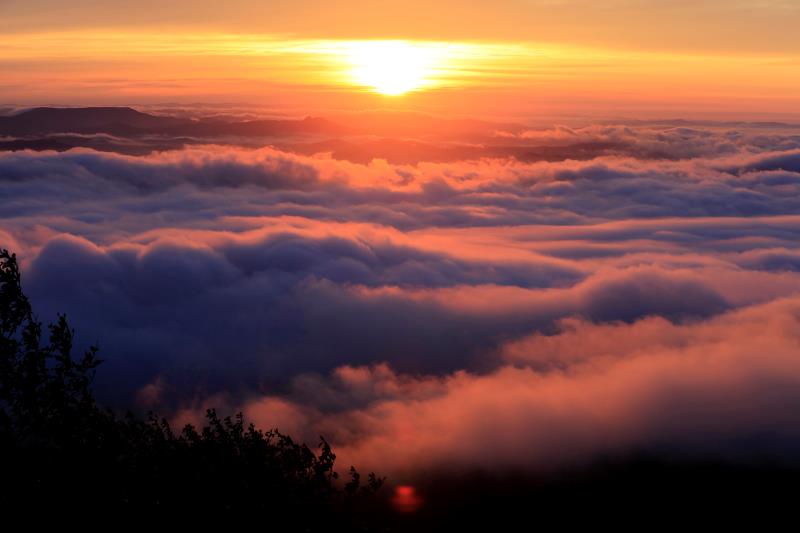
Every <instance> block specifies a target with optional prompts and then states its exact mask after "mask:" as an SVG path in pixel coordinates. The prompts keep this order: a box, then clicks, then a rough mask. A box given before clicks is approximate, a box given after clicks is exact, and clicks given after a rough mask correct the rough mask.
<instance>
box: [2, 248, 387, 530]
mask: <svg viewBox="0 0 800 533" xmlns="http://www.w3.org/2000/svg"><path fill="white" fill-rule="evenodd" d="M73 335H74V333H73V331H72V330H71V329H70V328H69V325H68V323H67V320H66V317H64V316H59V318H58V320H57V322H56V323H55V324H52V325H50V326H48V327H47V328H46V329H45V328H43V326H42V324H41V323H40V322H38V321H37V319H36V317H35V315H34V313H33V311H32V309H31V305H30V303H29V301H28V299H27V298H26V296H25V295H24V293H23V292H22V288H21V284H20V272H19V269H18V266H17V262H16V258H15V256H14V255H12V254H10V253H9V252H8V251H6V250H2V251H0V365H2V366H0V447H2V449H1V450H0V462H1V464H2V473H3V477H2V481H1V482H0V483H2V502H3V507H4V508H5V509H6V510H12V509H13V510H14V511H15V512H18V513H20V515H21V516H22V515H24V513H25V512H32V513H38V512H41V511H42V510H46V511H48V512H56V513H60V512H63V513H66V514H65V516H68V515H69V514H70V513H73V512H75V511H76V510H79V509H85V508H86V506H87V504H89V506H90V509H91V511H90V512H89V513H88V514H87V515H86V518H87V519H92V518H99V517H100V516H101V515H118V516H122V515H130V514H131V513H134V514H135V515H137V516H175V517H179V516H196V515H197V513H198V511H202V510H204V509H219V510H223V511H225V512H236V511H247V513H256V512H258V513H262V515H263V516H265V517H269V520H270V522H272V523H273V524H291V526H292V529H295V528H297V529H299V530H316V529H317V528H320V529H321V528H323V527H326V526H325V524H326V523H328V522H329V521H330V520H332V519H334V518H335V519H337V520H338V522H340V523H346V524H351V525H352V526H353V527H356V528H358V527H360V526H363V524H362V522H363V518H359V516H360V514H361V513H358V512H356V511H358V509H359V508H360V507H361V506H363V505H364V502H366V501H368V500H369V498H370V497H371V495H372V494H374V493H375V492H377V491H378V489H379V488H380V486H381V484H382V482H383V479H382V478H378V477H377V476H376V475H375V474H370V475H369V476H368V478H367V482H366V483H364V484H362V483H361V479H360V475H359V474H358V472H357V471H356V470H355V469H354V468H351V470H350V480H349V481H348V482H346V483H341V484H337V483H336V482H335V480H336V479H337V478H338V474H337V473H336V471H335V470H334V460H335V459H336V456H335V455H334V453H333V451H332V450H331V447H330V446H329V445H328V443H327V442H326V441H325V440H324V439H322V438H321V441H320V444H319V447H318V449H317V450H316V451H315V450H312V449H311V448H309V447H308V446H306V445H305V444H301V443H297V442H295V441H294V440H292V438H291V437H289V436H287V435H283V434H281V433H279V432H278V431H275V430H270V431H262V430H259V429H256V428H255V427H254V426H253V425H248V424H246V422H245V420H244V419H243V417H242V415H241V414H239V415H236V416H235V417H224V418H222V417H220V416H219V415H217V413H216V412H215V411H214V410H209V411H208V412H207V418H206V423H205V425H204V426H203V427H202V428H194V427H192V426H186V427H185V428H184V429H183V430H181V431H175V430H173V428H172V427H171V426H170V424H169V423H168V422H167V421H166V420H164V419H159V418H157V417H156V416H154V415H151V416H150V418H149V419H146V420H145V419H141V418H139V417H137V416H135V415H132V414H127V415H125V416H118V415H117V414H115V413H113V412H111V411H109V410H106V409H104V408H102V407H101V406H100V405H98V404H97V402H96V401H95V399H94V397H93V395H92V391H91V382H92V378H93V377H94V373H95V370H96V369H97V368H98V366H99V365H100V364H101V362H102V361H101V360H100V359H99V358H98V354H97V349H96V348H91V349H89V350H88V351H87V352H86V353H84V354H82V355H81V356H80V357H77V358H76V357H73V354H72V343H73ZM326 529H329V528H327V527H326Z"/></svg>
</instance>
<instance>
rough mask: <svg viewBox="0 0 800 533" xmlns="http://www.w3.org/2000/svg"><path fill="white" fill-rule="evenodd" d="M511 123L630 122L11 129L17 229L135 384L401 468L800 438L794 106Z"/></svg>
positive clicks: (182, 414)
mask: <svg viewBox="0 0 800 533" xmlns="http://www.w3.org/2000/svg"><path fill="white" fill-rule="evenodd" d="M498 135H500V136H503V135H506V134H503V133H502V132H499V133H498ZM507 135H511V134H507ZM513 136H515V137H519V138H525V139H527V142H531V140H534V141H536V142H542V143H545V144H554V143H555V144H558V143H565V144H571V143H574V142H576V141H586V142H590V141H592V142H594V141H603V140H605V141H613V142H614V143H617V144H615V146H618V147H619V148H618V149H617V150H616V152H615V153H613V154H607V155H603V156H601V157H597V158H594V159H589V160H580V161H579V160H570V159H567V160H564V161H555V162H553V161H550V162H528V163H525V162H520V161H517V160H514V159H475V160H464V161H457V162H439V163H435V162H419V163H417V164H414V165H394V164H389V163H387V162H386V161H382V160H374V161H372V162H371V163H370V164H366V165H365V164H357V163H353V162H348V161H343V160H336V159H333V158H331V157H328V156H324V155H319V156H313V157H312V156H300V155H293V154H290V153H286V152H281V151H278V150H276V149H272V148H262V149H246V148H236V147H231V146H195V147H191V148H186V149H183V150H176V151H167V152H158V153H153V154H150V155H145V156H138V157H134V156H125V155H119V154H114V153H101V152H95V151H91V150H81V149H78V150H71V151H68V152H64V153H55V152H29V151H23V152H14V153H4V154H0V198H2V202H1V203H0V206H2V208H1V209H0V246H2V247H7V248H10V249H12V250H14V251H16V252H17V254H18V255H19V257H20V260H21V262H22V265H23V275H24V277H23V283H24V287H25V290H26V292H27V293H28V294H29V295H30V296H31V298H32V300H33V303H34V306H35V308H36V310H37V312H38V314H39V317H40V318H41V319H43V320H52V319H53V318H54V317H55V315H56V313H58V312H65V313H67V315H68V317H69V319H70V321H71V324H72V325H73V327H75V329H76V330H77V335H78V341H79V343H81V344H82V345H88V344H91V343H97V344H98V345H99V346H100V348H101V353H102V355H103V356H104V358H105V360H106V362H105V364H104V365H103V366H102V367H101V369H100V371H99V373H98V376H97V381H96V388H97V390H98V393H99V394H100V395H101V397H102V398H104V399H105V400H106V401H108V402H111V403H113V404H115V405H121V406H122V405H135V406H137V408H139V409H155V410H157V411H159V412H161V413H166V414H169V416H171V417H173V418H174V419H175V420H177V421H179V422H184V421H192V420H196V419H197V416H198V414H199V413H202V408H203V407H205V406H208V405H217V406H219V407H220V408H221V409H222V410H228V411H233V410H242V411H244V413H245V414H246V415H247V416H248V417H250V418H251V419H253V420H255V421H256V422H257V423H258V424H259V425H261V426H276V425H277V426H278V427H279V428H280V429H281V430H284V431H287V432H290V433H293V434H296V435H298V436H300V437H301V438H305V439H309V440H311V441H314V440H316V435H318V434H319V433H322V434H324V435H325V436H326V437H327V438H328V439H329V440H331V442H332V443H333V444H334V446H335V447H336V449H337V451H338V453H339V454H340V456H341V457H343V460H345V461H350V462H356V463H358V464H362V465H366V466H368V467H369V466H373V465H374V466H378V467H380V468H381V469H382V470H383V471H384V472H388V473H394V474H395V475H400V476H403V475H413V474H414V473H415V472H419V471H421V470H424V469H428V468H433V467H436V468H445V469H447V468H454V469H458V468H468V467H486V468H498V467H509V468H515V467H530V468H539V467H547V466H551V465H558V464H564V463H571V462H575V461H586V460H590V459H592V458H594V457H597V456H599V455H608V454H615V453H626V452H628V451H633V450H648V451H664V450H666V451H668V452H669V453H682V454H683V453H687V454H712V455H715V456H725V457H751V456H768V457H772V458H776V459H787V460H792V459H795V458H796V452H794V451H793V450H796V449H797V445H800V135H798V134H797V131H796V130H795V131H783V130H780V129H779V128H770V127H768V126H763V127H760V128H757V129H743V130H736V129H731V128H722V127H699V126H697V127H692V128H689V127H659V128H654V127H650V126H636V125H628V126H613V127H612V126H592V127H588V128H582V129H572V128H566V127H561V128H555V129H552V130H539V131H531V132H525V133H521V134H513Z"/></svg>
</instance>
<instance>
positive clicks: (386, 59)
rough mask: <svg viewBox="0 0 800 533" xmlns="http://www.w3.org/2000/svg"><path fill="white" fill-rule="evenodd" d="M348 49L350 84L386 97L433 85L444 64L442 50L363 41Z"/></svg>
mask: <svg viewBox="0 0 800 533" xmlns="http://www.w3.org/2000/svg"><path fill="white" fill-rule="evenodd" d="M347 48H348V50H347V61H348V63H349V64H350V66H351V69H350V75H351V76H352V79H353V82H354V83H355V84H357V85H362V86H365V87H369V88H371V89H372V90H374V91H375V92H378V93H381V94H384V95H389V96H397V95H401V94H405V93H407V92H409V91H416V90H419V89H422V88H425V87H428V86H430V85H432V84H433V83H434V77H435V75H436V73H437V70H438V69H439V68H441V66H442V64H443V62H444V53H443V50H441V49H437V48H436V47H432V46H425V45H421V44H412V43H409V42H406V41H363V42H355V43H350V45H349V46H348V47H347Z"/></svg>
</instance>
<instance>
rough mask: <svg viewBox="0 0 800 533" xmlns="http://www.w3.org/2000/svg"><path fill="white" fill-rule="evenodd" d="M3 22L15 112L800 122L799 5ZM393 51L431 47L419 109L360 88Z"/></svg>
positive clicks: (629, 2) (63, 7)
mask: <svg viewBox="0 0 800 533" xmlns="http://www.w3.org/2000/svg"><path fill="white" fill-rule="evenodd" d="M0 15H2V16H0V31H1V32H2V35H3V37H2V39H0V50H2V52H3V53H2V55H1V56H0V57H2V59H0V68H2V70H3V72H4V73H6V75H5V76H4V79H3V82H2V83H1V84H0V102H5V103H8V104H27V105H30V104H36V103H42V102H46V103H60V104H82V105H85V104H88V103H95V104H97V103H107V104H116V105H122V104H131V103H140V104H141V103H159V102H165V101H170V102H172V101H176V102H248V103H250V104H257V105H263V106H266V107H271V108H275V109H280V110H283V111H284V112H300V113H302V112H315V113H320V112H324V111H329V110H341V109H363V108H379V107H380V108H385V107H390V108H400V109H416V110H424V111H427V112H433V113H444V114H458V115H466V114H471V115H474V114H481V115H505V116H524V117H526V118H528V119H529V120H536V119H541V118H543V117H546V118H547V119H549V118H550V117H552V116H560V117H567V116H576V115H577V116H591V117H603V118H608V117H614V118H616V117H619V116H627V117H631V116H638V117H642V116H644V115H647V116H650V117H676V116H679V115H680V116H689V115H691V116H695V117H697V116H703V117H705V118H720V117H722V118H725V117H727V118H730V117H736V118H750V119H765V118H766V119H774V118H775V117H777V116H779V115H783V116H787V115H791V116H796V115H797V114H798V113H800V107H798V104H799V103H800V98H799V97H798V96H797V95H798V93H800V91H798V87H800V68H798V62H799V61H800V44H798V42H797V39H796V38H794V33H795V32H794V28H796V26H797V24H798V23H800V7H798V5H797V3H796V2H793V1H789V0H786V1H772V2H770V1H758V2H754V1H724V2H723V1H716V0H710V1H704V2H683V1H677V2H655V1H633V0H615V1H612V2H588V1H582V0H564V1H555V0H542V1H535V0H528V1H507V2H484V1H466V2H450V1H444V2H435V3H434V2H417V1H412V2H387V1H377V2H370V3H369V4H368V5H366V6H365V5H364V4H363V3H362V2H351V1H344V2H321V1H309V0H301V1H299V2H284V1H277V2H268V3H265V2H250V1H241V0H236V1H233V2H230V3H226V5H225V8H224V9H222V8H220V7H219V5H218V3H217V2H205V1H201V2H184V1H177V2H169V3H167V4H166V5H165V3H163V2H149V1H145V2H126V3H124V4H120V3H109V2H94V1H89V2H81V3H80V4H74V5H73V4H67V3H64V2H58V1H31V2H17V1H9V0H4V1H3V2H0ZM376 40H377V41H386V40H393V41H394V40H400V41H403V42H405V43H410V45H411V46H412V48H414V47H416V48H417V49H418V50H423V52H422V53H423V55H424V56H425V57H424V59H425V62H426V65H427V66H426V67H425V68H424V69H423V70H424V74H425V76H426V77H427V78H428V79H427V81H428V83H427V84H426V85H425V86H424V87H421V88H420V87H415V90H412V91H410V92H408V93H406V94H405V96H404V98H390V97H387V95H386V94H381V93H376V92H375V91H371V90H369V89H370V87H369V86H366V87H365V86H363V84H362V85H360V84H359V80H358V79H357V77H356V79H354V76H353V75H352V72H351V71H352V68H353V65H352V62H353V59H352V57H351V56H352V54H349V53H348V50H350V49H351V48H352V46H353V43H354V42H355V43H361V44H360V45H358V44H357V45H356V46H361V47H362V50H371V49H373V46H372V45H370V44H369V43H370V41H376ZM365 41H366V43H365ZM393 63H394V64H397V63H398V61H393ZM400 63H402V61H400ZM361 81H363V80H361ZM358 88H361V89H365V88H366V90H360V91H359V90H354V89H358ZM389 96H391V95H389Z"/></svg>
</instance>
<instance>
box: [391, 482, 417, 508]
mask: <svg viewBox="0 0 800 533" xmlns="http://www.w3.org/2000/svg"><path fill="white" fill-rule="evenodd" d="M392 505H393V506H394V508H395V509H397V510H398V511H399V512H401V513H413V512H415V511H416V510H417V509H419V507H420V505H422V500H421V499H420V497H419V496H417V491H415V490H414V487H412V486H411V485H400V486H398V487H397V488H396V489H395V490H394V496H393V497H392Z"/></svg>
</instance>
